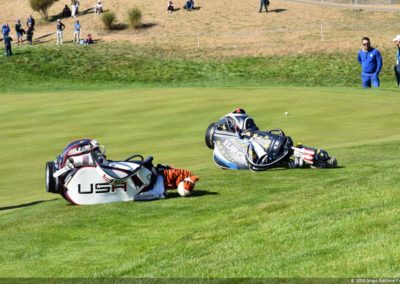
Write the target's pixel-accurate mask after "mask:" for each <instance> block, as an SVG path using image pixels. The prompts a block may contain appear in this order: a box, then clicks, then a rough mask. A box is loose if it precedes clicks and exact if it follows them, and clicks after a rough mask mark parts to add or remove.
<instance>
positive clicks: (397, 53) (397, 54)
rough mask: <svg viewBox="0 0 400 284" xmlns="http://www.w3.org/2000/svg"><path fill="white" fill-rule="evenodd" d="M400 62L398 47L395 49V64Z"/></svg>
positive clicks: (399, 49)
mask: <svg viewBox="0 0 400 284" xmlns="http://www.w3.org/2000/svg"><path fill="white" fill-rule="evenodd" d="M399 63H400V47H399V48H398V49H397V52H396V65H398V64H399Z"/></svg>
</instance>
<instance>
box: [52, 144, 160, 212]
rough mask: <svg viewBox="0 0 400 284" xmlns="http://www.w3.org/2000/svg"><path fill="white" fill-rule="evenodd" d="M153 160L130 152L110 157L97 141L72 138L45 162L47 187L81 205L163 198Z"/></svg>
mask: <svg viewBox="0 0 400 284" xmlns="http://www.w3.org/2000/svg"><path fill="white" fill-rule="evenodd" d="M152 160H153V158H152V157H151V156H150V157H148V158H146V159H144V158H143V157H142V156H141V155H133V156H131V157H129V158H127V159H125V160H124V161H111V160H107V159H106V157H105V147H103V146H101V145H99V143H98V142H97V141H95V140H91V139H82V140H78V141H74V142H72V143H70V144H69V145H68V146H67V147H66V148H65V149H64V151H63V152H62V154H61V155H60V156H58V157H57V159H56V160H55V161H53V162H47V164H46V190H47V192H51V193H58V194H61V195H62V196H63V197H64V198H65V199H67V200H68V201H70V202H71V203H72V204H80V205H89V204H100V203H111V202H119V201H133V200H151V199H159V198H164V195H163V193H164V185H163V177H162V176H160V175H158V174H157V170H156V168H155V167H154V166H153V164H152Z"/></svg>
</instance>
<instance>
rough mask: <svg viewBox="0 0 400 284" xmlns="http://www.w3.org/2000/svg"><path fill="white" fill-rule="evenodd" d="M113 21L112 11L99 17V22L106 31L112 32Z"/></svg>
mask: <svg viewBox="0 0 400 284" xmlns="http://www.w3.org/2000/svg"><path fill="white" fill-rule="evenodd" d="M115 19H116V16H115V13H114V12H112V11H108V12H105V13H104V14H103V15H102V16H101V20H102V21H103V24H104V26H105V28H106V29H107V30H112V27H113V24H114V21H115Z"/></svg>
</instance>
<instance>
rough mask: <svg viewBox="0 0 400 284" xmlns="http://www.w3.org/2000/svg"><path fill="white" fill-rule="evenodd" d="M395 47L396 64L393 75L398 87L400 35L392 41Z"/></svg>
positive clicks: (399, 81) (399, 75) (399, 82)
mask: <svg viewBox="0 0 400 284" xmlns="http://www.w3.org/2000/svg"><path fill="white" fill-rule="evenodd" d="M393 41H394V43H395V44H396V47H397V52H396V64H395V65H394V74H395V76H396V81H397V86H398V87H400V35H397V36H396V37H395V38H394V39H393Z"/></svg>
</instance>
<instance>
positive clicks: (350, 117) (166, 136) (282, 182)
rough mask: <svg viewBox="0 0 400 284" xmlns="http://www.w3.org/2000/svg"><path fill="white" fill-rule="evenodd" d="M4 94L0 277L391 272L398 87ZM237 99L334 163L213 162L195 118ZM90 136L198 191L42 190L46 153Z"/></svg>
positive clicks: (396, 258) (398, 170)
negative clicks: (84, 201) (92, 196)
mask: <svg viewBox="0 0 400 284" xmlns="http://www.w3.org/2000/svg"><path fill="white" fill-rule="evenodd" d="M0 105H1V108H0V121H1V128H0V141H1V142H0V145H1V147H0V183H1V185H0V192H1V199H0V210H1V211H0V245H1V248H2V250H1V254H0V263H1V265H0V277H17V276H18V277H383V276H385V277H400V272H399V271H400V235H399V231H400V209H399V204H400V195H399V181H400V167H399V164H400V156H399V145H400V124H399V121H400V113H399V111H398V110H399V106H400V96H398V93H397V92H395V91H388V90H386V91H385V90H372V91H364V90H360V89H350V88H349V89H346V88H343V89H340V88H336V89H335V88H283V87H281V88H278V87H276V88H198V89H196V88H176V89H173V88H171V89H168V88H163V89H157V88H143V89H139V88H138V89H130V90H115V91H97V92H95V91H93V92H65V93H62V92H60V93H45V92H44V93H40V94H3V95H0ZM237 107H242V108H244V109H246V110H247V111H248V113H249V114H250V115H252V116H253V117H254V119H255V121H256V123H257V125H258V126H259V128H261V129H272V128H282V129H283V130H284V131H285V132H286V133H287V134H288V135H290V136H292V138H293V139H294V141H295V142H303V143H304V144H305V145H309V146H317V147H321V148H324V149H326V150H328V152H329V153H331V154H333V155H334V156H336V157H337V158H338V161H339V163H340V165H341V167H340V168H338V169H333V170H311V169H310V170H304V169H303V170H301V169H298V170H280V169H277V170H271V171H266V172H260V173H253V172H247V171H226V170H221V169H218V168H217V167H216V166H215V165H214V163H213V162H212V159H211V157H212V151H211V150H209V149H208V148H207V147H206V145H205V143H204V132H205V129H206V128H207V126H208V125H209V123H211V122H213V121H216V120H217V119H218V118H220V117H221V116H222V115H224V114H226V113H228V112H230V111H231V110H233V109H235V108H237ZM286 111H287V112H288V113H289V115H287V116H285V115H284V112H286ZM86 137H89V138H95V139H97V140H98V141H99V142H101V143H102V144H104V145H105V146H106V147H107V154H108V158H109V159H115V160H118V159H123V158H125V157H127V156H129V155H130V154H133V153H140V154H142V155H144V156H146V155H153V156H154V159H155V163H166V164H170V165H173V166H175V167H181V168H188V169H190V170H192V171H193V172H194V173H196V174H198V175H199V176H200V178H201V180H200V182H199V183H198V184H197V187H196V190H197V191H196V194H194V196H192V197H190V198H178V196H177V194H176V193H173V194H171V197H172V198H169V199H166V200H161V201H154V202H142V203H140V202H134V203H133V202H128V203H115V204H108V205H97V206H71V205H69V204H68V203H67V202H66V201H65V200H63V199H61V197H59V196H58V195H51V194H47V193H46V192H45V184H44V168H45V163H46V161H50V160H53V159H54V158H55V156H56V155H58V154H59V153H60V152H61V150H62V149H63V148H64V147H65V146H66V145H67V144H68V143H69V142H70V141H72V140H76V139H80V138H86Z"/></svg>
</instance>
